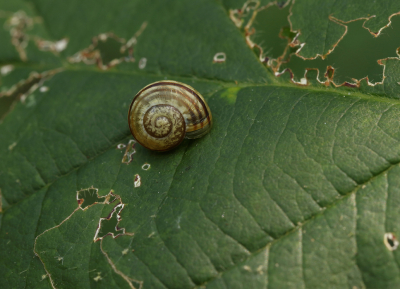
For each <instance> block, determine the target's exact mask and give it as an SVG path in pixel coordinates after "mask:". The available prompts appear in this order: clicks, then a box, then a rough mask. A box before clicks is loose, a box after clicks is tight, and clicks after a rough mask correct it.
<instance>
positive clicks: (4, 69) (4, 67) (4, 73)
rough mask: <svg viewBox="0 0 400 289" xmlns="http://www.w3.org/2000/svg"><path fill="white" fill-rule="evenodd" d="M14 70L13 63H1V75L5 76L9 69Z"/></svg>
mask: <svg viewBox="0 0 400 289" xmlns="http://www.w3.org/2000/svg"><path fill="white" fill-rule="evenodd" d="M13 70H14V66H13V65H11V64H8V65H3V66H2V67H1V68H0V74H1V75H2V76H6V75H7V74H9V73H10V72H11V71H13Z"/></svg>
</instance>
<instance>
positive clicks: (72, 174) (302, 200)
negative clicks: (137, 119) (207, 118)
mask: <svg viewBox="0 0 400 289" xmlns="http://www.w3.org/2000/svg"><path fill="white" fill-rule="evenodd" d="M236 2H237V3H236ZM264 2H266V3H267V2H268V1H264ZM303 2H306V3H308V5H311V6H312V4H313V3H314V2H315V1H302V2H301V1H298V2H295V3H294V4H293V7H292V13H293V15H292V16H291V17H294V14H295V11H296V10H295V8H296V5H300V4H301V5H305V4H304V3H303ZM238 3H240V1H224V3H223V4H224V5H225V6H224V5H223V4H222V3H220V2H218V1H212V0H210V1H170V2H168V3H166V2H165V1H162V0H160V1H152V3H151V4H149V3H148V2H146V1H130V2H127V1H115V2H109V1H85V2H82V1H56V2H54V1H53V2H49V1H42V0H34V1H32V2H24V1H5V0H1V1H0V10H2V14H0V16H3V15H5V16H4V17H2V18H0V20H2V21H3V22H4V23H6V24H5V25H4V26H3V27H5V30H4V31H2V32H1V34H0V36H1V37H2V39H4V43H3V42H2V43H0V62H1V63H2V64H12V65H13V66H14V69H13V70H12V71H11V72H9V73H8V72H7V74H6V73H4V75H3V76H2V78H1V81H2V82H1V84H2V88H3V90H2V93H3V94H0V100H2V99H6V98H7V97H10V96H9V94H10V95H12V97H13V100H12V102H13V103H14V104H15V105H14V106H12V107H11V108H10V109H8V114H7V115H6V116H5V117H4V119H3V120H2V123H1V124H0V190H1V195H2V196H1V200H2V205H1V207H0V208H1V211H2V212H1V214H0V222H1V223H0V288H131V289H132V288H267V287H268V288H296V289H297V288H351V289H354V288H397V286H399V285H400V274H399V273H400V272H399V265H398V264H400V255H399V251H398V250H396V249H397V247H396V241H395V240H393V238H392V236H396V235H397V236H399V234H400V225H399V222H398V219H399V217H400V209H399V207H400V206H399V205H400V190H399V189H398V188H399V187H400V167H399V163H400V129H399V128H400V118H399V115H400V102H399V101H398V100H397V98H398V97H399V85H398V81H399V78H400V77H399V75H400V74H399V69H398V67H399V65H398V60H397V59H395V58H392V59H388V60H385V62H384V64H386V71H385V76H386V78H385V80H384V83H383V84H382V85H376V86H375V87H373V88H372V87H369V86H366V85H365V86H362V87H361V89H360V90H358V89H354V88H352V89H349V88H332V87H325V86H321V85H319V84H318V83H316V84H314V85H308V86H295V85H293V84H291V83H290V82H289V81H286V79H284V78H276V77H275V76H274V75H273V73H271V71H269V70H268V69H267V68H266V67H265V66H263V64H262V63H260V62H259V59H258V57H257V55H256V54H255V53H254V52H253V51H252V50H251V49H250V48H249V47H248V46H247V45H246V41H245V37H244V35H242V34H241V32H240V30H239V29H238V28H237V27H236V26H235V24H234V23H233V22H232V21H231V19H230V18H229V9H233V8H235V9H236V8H239V7H237V5H238ZM266 3H264V4H266ZM302 3H303V4H302ZM364 5H365V6H368V5H367V4H365V3H364ZM376 5H378V4H376ZM394 5H395V4H393V5H392V6H394ZM338 7H339V6H338ZM388 7H389V6H388ZM339 8H340V7H339ZM339 8H337V7H336V6H335V9H339ZM367 8H368V9H371V11H374V9H378V8H376V7H375V6H373V5H372V4H371V5H369V6H368V7H367ZM367 8H365V9H367ZM318 9H320V10H321V13H316V14H318V15H317V16H318V17H320V18H321V17H323V15H325V14H326V13H327V15H328V16H329V15H330V13H331V12H329V11H328V12H327V10H326V9H325V8H324V7H322V8H318ZM393 9H394V8H393ZM314 10H315V9H314ZM389 10H390V9H389V8H387V11H389ZM4 11H5V12H4ZM17 11H25V14H24V15H26V17H27V18H24V19H39V18H38V16H40V17H41V19H42V21H37V22H35V23H34V24H32V25H33V26H32V27H30V28H29V27H28V28H29V29H28V28H26V29H25V28H24V29H25V30H21V31H22V32H23V33H24V34H26V35H28V36H29V37H28V38H29V39H28V42H27V44H26V47H23V48H24V49H25V50H24V51H25V52H26V55H27V61H26V62H23V61H21V59H20V58H21V52H20V51H19V52H18V50H17V49H16V48H15V46H14V45H10V43H11V38H12V37H11V34H10V33H9V32H10V31H9V30H7V29H8V28H9V26H7V25H8V24H7V21H10V17H17V18H16V19H19V20H21V18H18V17H20V15H22V14H21V12H19V14H14V13H15V12H17ZM349 11H350V10H349ZM363 11H364V10H363ZM365 11H366V10H365ZM368 11H369V10H368ZM361 12H362V11H361ZM361 12H360V13H361ZM389 12H390V13H395V12H397V11H389ZM324 13H325V14H324ZM349 13H350V12H349ZM376 13H378V12H376ZM18 15H19V16H18ZM296 15H297V17H303V18H307V13H305V12H302V11H297V12H296ZM328 16H326V17H328ZM353 16H354V18H357V17H361V16H359V15H358V14H354V15H353V14H349V16H348V17H353ZM326 17H325V18H324V19H323V20H324V21H330V20H329V19H328V18H326ZM335 17H338V16H335ZM315 19H316V18H315ZM344 20H346V21H348V20H349V19H347V18H346V19H344V18H343V21H344ZM381 20H382V19H381ZM15 21H16V20H15ZM307 21H312V17H308V19H307ZM307 21H306V20H304V21H303V22H302V24H304V25H310V24H307V23H308V22H307ZM315 21H316V22H317V21H320V20H315ZM321 21H322V20H321ZM143 23H147V26H146V24H143ZM374 23H375V22H374ZM371 25H372V24H371ZM376 25H378V24H376ZM141 27H142V28H143V27H145V28H144V30H143V31H142V33H141V34H140V36H137V38H136V40H137V44H136V45H135V46H134V47H133V48H134V49H133V54H132V55H131V56H132V57H134V58H135V61H134V62H133V59H129V57H127V58H125V57H126V55H125V56H121V57H120V58H121V59H122V60H121V61H122V63H120V64H119V65H117V66H115V67H113V68H111V69H109V70H107V71H101V70H99V69H98V68H97V67H95V65H86V64H82V63H71V62H70V60H71V58H70V57H71V56H72V55H74V54H75V53H77V52H78V51H80V50H83V49H85V48H87V47H89V45H90V44H91V40H92V38H93V37H96V36H98V35H99V34H101V33H110V32H113V33H114V34H115V35H113V36H110V35H112V34H104V35H108V36H107V37H108V38H109V40H110V41H109V42H104V43H103V42H101V41H100V40H99V41H100V42H98V43H103V44H104V45H105V44H107V45H109V46H107V45H105V46H104V47H102V48H101V47H100V46H98V48H99V49H100V48H101V49H100V55H101V56H102V57H103V61H104V63H103V64H107V63H105V62H108V61H105V59H107V58H110V57H111V56H110V55H117V54H118V53H120V51H119V46H118V49H117V50H115V49H114V48H115V45H116V44H118V43H119V42H118V41H120V40H121V38H124V39H126V40H128V39H130V38H131V37H132V36H134V35H135V33H136V32H137V31H139V30H140V28H141ZM371 27H372V26H371ZM374 27H375V26H374ZM374 27H372V28H374ZM319 28H321V29H324V28H323V27H319ZM372 28H371V29H372ZM302 31H305V30H302ZM324 32H327V33H330V32H329V29H328V30H326V29H325V30H324ZM104 35H103V36H102V37H104ZM35 37H40V38H41V39H46V40H47V41H51V42H52V43H56V42H57V41H59V40H60V39H63V38H68V39H69V43H68V46H67V47H66V49H65V50H62V49H60V50H59V51H45V50H46V49H43V47H41V46H40V45H38V44H37V42H36V41H35V39H37V38H35ZM95 39H97V38H95ZM98 39H101V37H98ZM113 41H114V42H113ZM99 45H100V44H99ZM118 45H120V44H118ZM307 45H308V44H307ZM307 45H306V46H304V47H303V49H305V48H306V47H307ZM310 45H311V44H310ZM113 47H114V48H113ZM314 48H315V50H314V51H313V52H312V53H313V55H314V56H315V55H316V54H317V53H319V52H318V50H317V48H316V46H315V47H314ZM113 49H114V50H113ZM87 51H88V50H86V52H87ZM218 52H224V53H225V54H226V61H225V62H223V63H215V62H213V58H214V55H215V54H216V53H218ZM75 55H76V54H75ZM118 55H119V54H118ZM118 57H119V56H118ZM118 57H117V58H118ZM144 58H146V59H147V62H146V65H145V67H144V65H142V66H139V65H138V63H139V59H144ZM110 59H112V57H111V58H110ZM125 60H129V61H125ZM60 67H61V68H62V69H58V70H57V69H56V68H60ZM33 71H35V72H38V73H41V74H40V75H39V76H38V77H39V78H40V80H41V81H40V82H39V83H38V84H39V86H41V87H42V89H36V90H34V88H36V86H34V85H35V84H36V82H35V81H34V80H32V79H33V78H32V74H30V73H32V72H33ZM44 71H45V72H44ZM46 71H47V72H46ZM49 71H50V72H49ZM29 75H31V76H29ZM35 75H37V74H35ZM21 79H22V82H19V81H20V80H21ZM24 79H25V81H24ZM161 79H172V80H177V81H181V82H184V83H187V84H189V85H191V86H193V87H194V88H195V89H196V90H198V91H199V92H200V93H201V94H202V95H203V96H204V98H205V99H206V101H207V103H208V104H209V106H210V109H211V111H212V114H213V120H214V125H213V128H212V130H211V132H210V133H209V134H207V135H206V136H204V137H203V138H201V139H198V140H185V141H184V142H183V143H182V144H181V145H180V146H179V147H178V148H177V149H175V150H173V151H170V152H167V153H155V152H151V151H149V150H147V149H145V148H143V147H141V146H140V145H139V144H138V143H134V142H133V137H132V136H131V134H130V130H129V127H128V123H127V111H128V107H129V105H130V102H131V100H132V98H133V96H134V95H135V94H136V93H137V91H139V90H140V89H141V88H142V87H144V86H145V85H147V84H149V83H151V82H154V81H158V80H161ZM13 85H16V86H14V88H15V90H13V93H8V92H10V91H11V90H12V89H13V88H12V86H13ZM32 87H33V88H32ZM21 94H22V95H25V96H26V99H25V100H24V98H25V97H21ZM20 99H21V100H24V101H19V100H20ZM0 104H1V102H0ZM133 143H134V150H135V153H134V154H132V155H131V157H132V161H131V162H128V161H127V160H129V156H128V155H127V154H129V153H132V152H133V149H132V144H133ZM138 176H139V177H140V186H139V185H138ZM115 198H116V199H115ZM114 199H115V200H114ZM82 200H83V203H82ZM117 223H118V224H117ZM116 225H117V228H116Z"/></svg>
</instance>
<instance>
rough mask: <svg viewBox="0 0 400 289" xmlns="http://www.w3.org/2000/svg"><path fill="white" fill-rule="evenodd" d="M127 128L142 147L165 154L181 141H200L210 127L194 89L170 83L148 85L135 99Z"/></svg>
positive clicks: (204, 105)
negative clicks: (198, 139)
mask: <svg viewBox="0 0 400 289" xmlns="http://www.w3.org/2000/svg"><path fill="white" fill-rule="evenodd" d="M128 122H129V128H130V130H131V133H132V135H133V136H134V138H135V139H136V141H137V142H139V143H140V144H141V145H142V146H144V147H146V148H148V149H150V150H154V151H167V150H170V149H173V148H175V147H176V146H178V145H179V144H180V143H181V142H182V141H183V139H184V138H188V139H194V138H200V137H202V136H203V135H205V134H207V133H208V132H209V131H210V129H211V126H212V116H211V111H210V108H209V107H208V105H207V103H206V102H205V100H204V98H203V97H202V96H201V94H200V93H198V92H197V91H196V90H195V89H194V88H193V87H191V86H189V85H187V84H184V83H180V82H177V81H172V80H163V81H157V82H154V83H151V84H149V85H147V86H146V87H145V88H143V89H142V90H140V91H139V92H138V93H137V94H136V96H135V97H134V99H133V101H132V103H131V106H130V108H129V113H128Z"/></svg>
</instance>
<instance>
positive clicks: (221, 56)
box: [213, 52, 226, 63]
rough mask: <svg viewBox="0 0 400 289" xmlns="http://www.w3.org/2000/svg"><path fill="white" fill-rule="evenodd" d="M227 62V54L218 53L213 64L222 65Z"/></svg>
mask: <svg viewBox="0 0 400 289" xmlns="http://www.w3.org/2000/svg"><path fill="white" fill-rule="evenodd" d="M225 61H226V54H225V52H218V53H216V54H215V55H214V58H213V62H214V63H222V62H225Z"/></svg>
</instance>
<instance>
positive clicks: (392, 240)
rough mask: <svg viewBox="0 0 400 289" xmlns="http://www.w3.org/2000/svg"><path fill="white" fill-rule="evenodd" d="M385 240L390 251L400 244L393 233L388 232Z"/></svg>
mask: <svg viewBox="0 0 400 289" xmlns="http://www.w3.org/2000/svg"><path fill="white" fill-rule="evenodd" d="M383 242H384V243H385V246H386V248H387V249H388V250H389V251H394V250H396V249H397V247H398V246H399V241H398V240H397V238H396V236H395V235H394V234H393V233H386V234H385V235H384V237H383Z"/></svg>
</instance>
